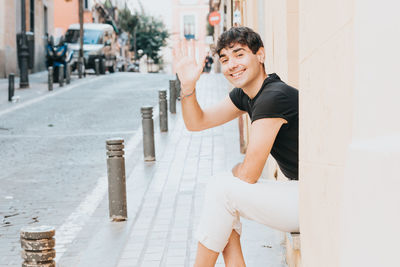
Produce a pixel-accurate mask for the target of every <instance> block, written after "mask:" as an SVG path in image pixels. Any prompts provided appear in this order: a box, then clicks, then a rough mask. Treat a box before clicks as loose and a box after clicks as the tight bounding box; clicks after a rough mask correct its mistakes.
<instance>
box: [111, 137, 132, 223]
mask: <svg viewBox="0 0 400 267" xmlns="http://www.w3.org/2000/svg"><path fill="white" fill-rule="evenodd" d="M106 148H107V174H108V204H109V213H110V218H111V220H112V221H114V222H120V221H125V220H126V219H127V218H128V212H127V204H126V177H125V158H124V154H125V153H124V139H122V138H113V139H109V140H107V141H106Z"/></svg>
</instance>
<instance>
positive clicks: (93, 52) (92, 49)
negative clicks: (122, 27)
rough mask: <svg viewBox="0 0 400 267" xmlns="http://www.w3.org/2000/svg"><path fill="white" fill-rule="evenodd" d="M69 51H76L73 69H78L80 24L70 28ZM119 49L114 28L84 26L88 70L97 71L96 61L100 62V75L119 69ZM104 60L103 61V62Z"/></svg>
mask: <svg viewBox="0 0 400 267" xmlns="http://www.w3.org/2000/svg"><path fill="white" fill-rule="evenodd" d="M65 41H66V43H67V44H68V49H70V50H73V51H74V54H73V55H74V57H73V63H72V69H73V70H75V69H76V67H77V61H78V57H79V24H72V25H70V26H69V28H68V30H67V33H66V34H65ZM118 51H119V47H118V42H117V38H116V33H115V31H114V28H113V27H112V26H111V25H109V24H101V23H84V24H83V58H84V64H85V68H86V69H95V59H99V61H100V66H99V67H100V68H99V70H100V73H101V74H104V73H105V71H106V70H108V71H109V72H114V71H116V69H117V55H118ZM102 59H103V60H102Z"/></svg>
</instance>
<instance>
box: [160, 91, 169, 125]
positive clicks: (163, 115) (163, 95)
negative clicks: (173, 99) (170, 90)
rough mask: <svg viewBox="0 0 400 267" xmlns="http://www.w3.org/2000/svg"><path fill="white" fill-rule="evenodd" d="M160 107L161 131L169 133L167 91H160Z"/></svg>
mask: <svg viewBox="0 0 400 267" xmlns="http://www.w3.org/2000/svg"><path fill="white" fill-rule="evenodd" d="M158 98H159V107H160V131H161V132H167V131H168V107H167V91H166V90H160V91H158Z"/></svg>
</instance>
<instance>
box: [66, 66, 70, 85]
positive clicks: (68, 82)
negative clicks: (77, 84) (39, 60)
mask: <svg viewBox="0 0 400 267" xmlns="http://www.w3.org/2000/svg"><path fill="white" fill-rule="evenodd" d="M65 82H66V84H70V83H71V65H70V64H69V63H67V69H66V70H65Z"/></svg>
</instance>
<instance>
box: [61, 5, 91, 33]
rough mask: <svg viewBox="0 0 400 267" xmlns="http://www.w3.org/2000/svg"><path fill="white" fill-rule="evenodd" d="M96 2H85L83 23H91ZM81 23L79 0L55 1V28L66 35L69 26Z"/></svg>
mask: <svg viewBox="0 0 400 267" xmlns="http://www.w3.org/2000/svg"><path fill="white" fill-rule="evenodd" d="M94 4H95V2H94V0H83V1H82V5H83V22H84V23H91V22H92V21H93V18H92V7H93V5H94ZM74 23H79V0H55V1H54V28H55V29H56V31H58V33H61V34H64V33H65V32H66V31H67V29H68V27H69V25H71V24H74Z"/></svg>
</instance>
